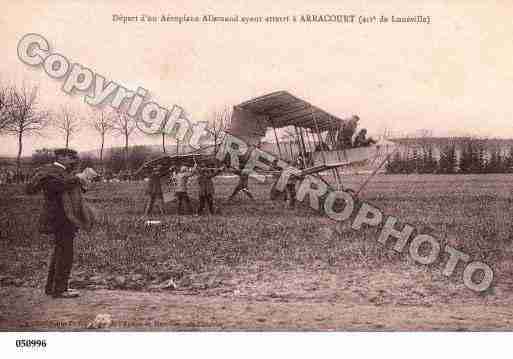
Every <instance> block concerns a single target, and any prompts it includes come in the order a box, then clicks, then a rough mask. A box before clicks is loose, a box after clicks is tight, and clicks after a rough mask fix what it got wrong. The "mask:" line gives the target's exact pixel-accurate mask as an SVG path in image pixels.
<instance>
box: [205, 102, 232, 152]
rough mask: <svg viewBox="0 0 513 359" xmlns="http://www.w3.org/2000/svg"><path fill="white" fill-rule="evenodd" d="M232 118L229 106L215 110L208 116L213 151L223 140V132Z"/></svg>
mask: <svg viewBox="0 0 513 359" xmlns="http://www.w3.org/2000/svg"><path fill="white" fill-rule="evenodd" d="M231 118H232V110H231V108H230V107H229V106H225V107H224V108H223V109H222V110H215V111H213V112H212V115H211V116H210V117H209V118H208V129H209V131H210V134H211V138H212V141H213V143H214V146H215V153H217V150H218V148H219V145H220V144H221V143H222V142H223V138H224V134H225V131H226V129H227V128H228V126H229V125H230V121H231Z"/></svg>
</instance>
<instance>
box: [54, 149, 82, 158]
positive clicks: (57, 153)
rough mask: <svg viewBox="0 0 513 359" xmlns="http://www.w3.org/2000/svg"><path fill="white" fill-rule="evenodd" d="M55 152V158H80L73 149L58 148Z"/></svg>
mask: <svg viewBox="0 0 513 359" xmlns="http://www.w3.org/2000/svg"><path fill="white" fill-rule="evenodd" d="M53 152H54V154H55V156H70V157H75V158H78V152H77V151H75V150H73V149H71V148H57V149H55V150H54V151H53Z"/></svg>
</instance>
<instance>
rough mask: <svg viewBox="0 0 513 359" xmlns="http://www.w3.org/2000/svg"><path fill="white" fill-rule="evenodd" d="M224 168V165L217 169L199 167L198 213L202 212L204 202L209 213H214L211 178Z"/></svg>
mask: <svg viewBox="0 0 513 359" xmlns="http://www.w3.org/2000/svg"><path fill="white" fill-rule="evenodd" d="M223 170H224V166H223V167H221V168H220V169H218V170H210V169H207V168H201V169H200V170H199V173H198V187H199V208H198V214H202V213H203V208H205V204H207V205H208V209H209V211H210V213H211V214H214V192H215V191H214V182H212V178H214V177H215V176H217V175H218V174H219V173H221V172H222V171H223Z"/></svg>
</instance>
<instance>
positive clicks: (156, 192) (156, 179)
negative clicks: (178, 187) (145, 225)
mask: <svg viewBox="0 0 513 359" xmlns="http://www.w3.org/2000/svg"><path fill="white" fill-rule="evenodd" d="M165 175H166V174H165V173H164V172H163V171H162V166H157V167H155V168H154V169H153V171H152V173H151V176H150V179H149V181H148V187H147V188H146V194H147V195H148V196H149V199H148V202H147V204H146V210H145V211H144V214H145V215H146V216H147V215H149V214H151V211H152V209H153V206H154V204H155V203H156V202H157V204H158V206H159V209H160V214H162V215H164V194H163V193H162V183H161V182H160V179H161V177H163V176H165Z"/></svg>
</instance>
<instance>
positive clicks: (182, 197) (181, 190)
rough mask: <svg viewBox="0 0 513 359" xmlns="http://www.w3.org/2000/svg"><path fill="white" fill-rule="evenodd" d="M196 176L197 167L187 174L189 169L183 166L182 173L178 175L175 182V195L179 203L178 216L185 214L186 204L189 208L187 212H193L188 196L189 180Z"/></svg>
mask: <svg viewBox="0 0 513 359" xmlns="http://www.w3.org/2000/svg"><path fill="white" fill-rule="evenodd" d="M195 174H196V166H194V168H193V169H192V171H190V172H187V167H185V166H182V167H181V168H180V172H178V173H177V174H176V177H175V181H176V186H175V195H176V199H177V201H178V214H183V212H182V204H183V203H184V202H185V204H186V206H187V211H188V212H189V213H191V212H192V206H191V200H190V198H189V195H188V194H187V182H188V181H189V178H190V177H192V176H194V175H195Z"/></svg>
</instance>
